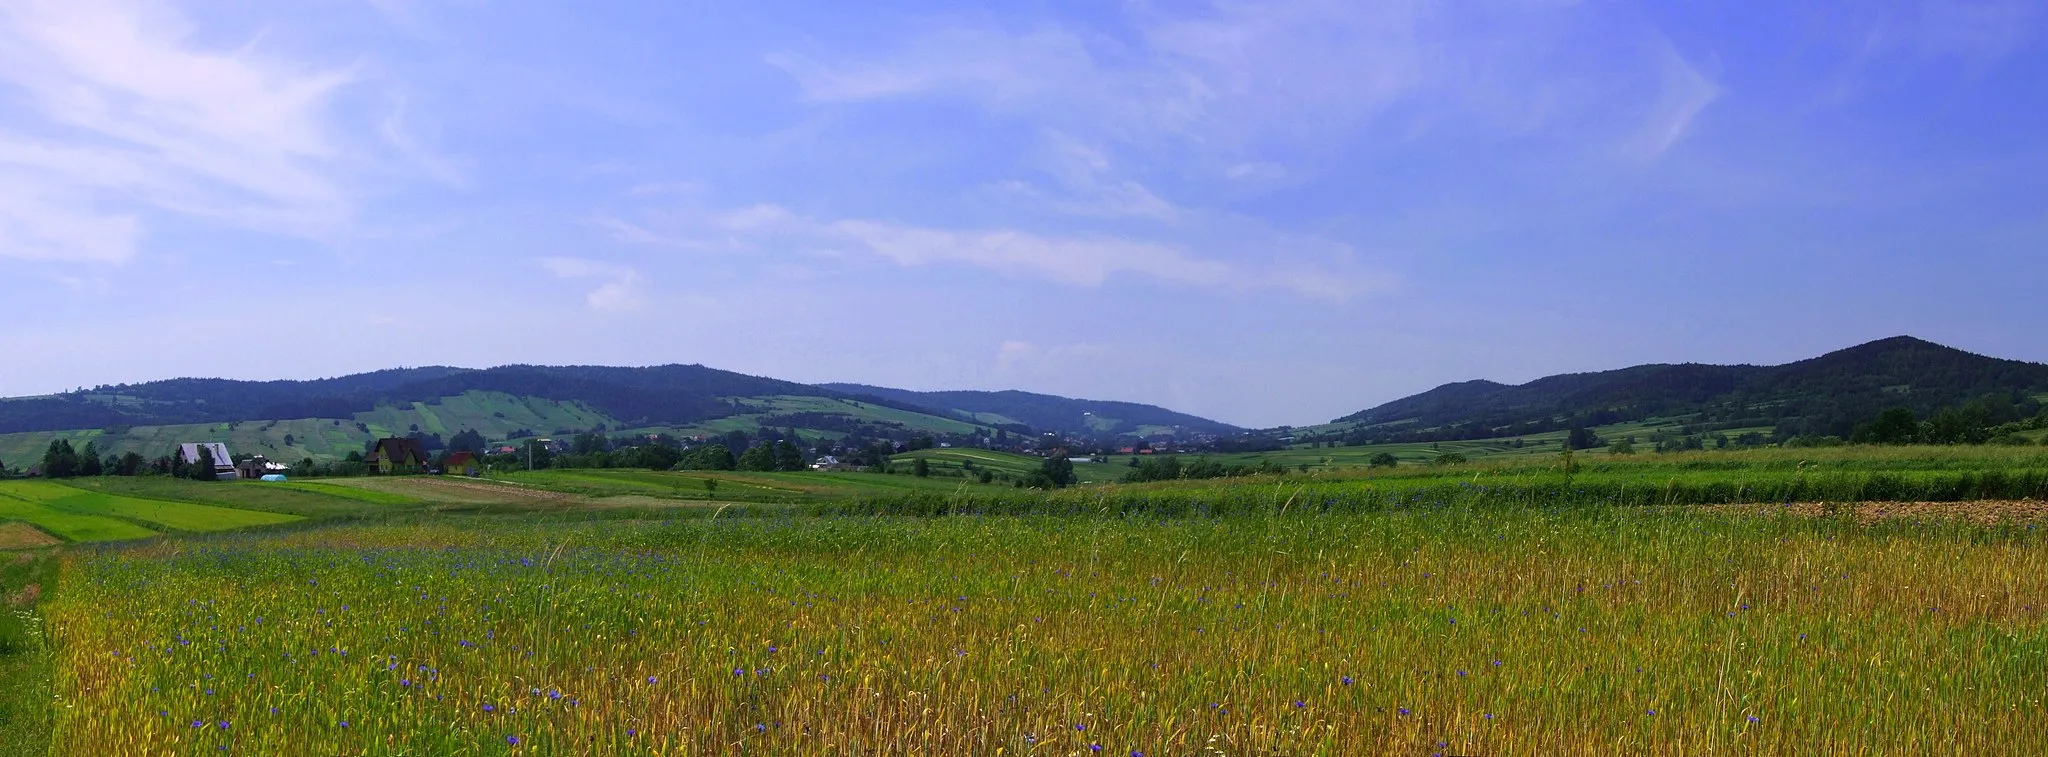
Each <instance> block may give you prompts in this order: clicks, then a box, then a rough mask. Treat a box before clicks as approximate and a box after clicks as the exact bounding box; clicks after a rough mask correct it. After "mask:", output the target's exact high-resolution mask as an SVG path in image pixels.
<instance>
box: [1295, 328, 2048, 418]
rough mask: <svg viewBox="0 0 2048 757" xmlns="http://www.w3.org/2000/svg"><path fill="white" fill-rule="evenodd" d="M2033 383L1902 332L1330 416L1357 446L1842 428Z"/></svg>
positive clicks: (2011, 394)
mask: <svg viewBox="0 0 2048 757" xmlns="http://www.w3.org/2000/svg"><path fill="white" fill-rule="evenodd" d="M2042 392H2048V365H2041V364H2038V363H2027V362H2021V361H2016V360H2003V359H1999V358H1992V357H1985V356H1982V355H1977V354H1973V353H1969V352H1965V351H1962V350H1958V349H1954V348H1952V347H1946V346H1942V345H1939V344H1935V343H1932V342H1928V341H1924V340H1920V339H1915V338H1912V337H1904V336H1902V337H1893V338H1890V339H1883V340H1879V341H1875V342H1871V343H1868V344H1863V345H1859V346H1856V347H1851V348H1848V349H1845V350H1839V351H1836V352H1831V353H1828V354H1826V355H1822V356H1820V357H1817V358H1812V359H1809V360H1802V361H1799V362H1796V363H1788V364H1785V365H1778V366H1754V365H1731V366H1722V365H1701V364H1697V363H1687V364H1679V365H1670V364H1656V365H1640V366H1635V367H1632V368H1622V369H1619V370H1613V371H1604V372H1599V373H1580V374H1568V375H1561V376H1550V377H1547V378H1542V379H1537V380H1535V381H1531V382H1529V383H1526V384H1521V385H1519V386H1509V385H1506V384H1499V383H1494V382H1490V381H1467V382H1461V383H1455V384H1446V385H1444V386H1440V387H1437V388H1435V389H1432V390H1430V391H1427V392H1423V393H1421V394H1417V395H1414V396H1411V397H1406V398H1403V399H1399V400H1395V401H1393V402H1389V403H1386V404H1384V405H1380V406H1378V407H1375V408H1372V409H1370V410H1364V411H1360V412H1357V413H1353V414H1351V415H1347V416H1344V417H1342V418H1338V419H1336V420H1335V421H1332V424H1333V425H1334V426H1336V428H1335V429H1333V430H1334V431H1337V432H1340V433H1346V434H1348V435H1350V436H1351V437H1352V439H1353V441H1354V442H1355V443H1400V442H1418V441H1452V440H1465V439H1493V438H1502V437H1510V436H1523V435H1530V434H1540V433H1546V432H1551V431H1557V430H1561V429H1567V428H1574V427H1593V426H1604V425H1611V424H1617V423H1629V422H1636V421H1645V420H1649V419H1653V418H1666V419H1669V418H1684V419H1686V420H1687V422H1688V423H1690V424H1693V425H1696V426H1699V427H1701V428H1703V429H1706V430H1717V429H1733V428H1754V427H1771V428H1775V429H1777V431H1778V433H1779V434H1780V435H1781V436H1793V435H1799V434H1807V435H1834V436H1847V435H1848V434H1849V432H1850V430H1851V429H1852V428H1853V427H1854V426H1855V425H1856V424H1858V423H1862V422H1865V421H1868V420H1870V419H1872V418H1874V417H1876V416H1877V415H1878V414H1879V413H1881V412H1883V411H1884V410H1885V409H1887V408H1892V407H1904V408H1908V409H1911V410H1913V411H1914V412H1915V413H1918V414H1920V415H1922V416H1925V415H1928V414H1931V413H1933V412H1935V411H1938V410H1940V409H1943V408H1947V407H1953V406H1956V405H1960V404H1963V403H1966V402H1971V401H1977V400H1984V399H1987V398H1988V399H1989V400H1990V401H1992V402H1994V403H1998V402H2005V403H2011V404H2013V405H2014V406H2020V405H2025V404H2027V403H2028V402H2030V401H2032V400H2031V398H2032V396H2033V395H2036V394H2039V393H2042Z"/></svg>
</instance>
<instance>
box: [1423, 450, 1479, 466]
mask: <svg viewBox="0 0 2048 757" xmlns="http://www.w3.org/2000/svg"><path fill="white" fill-rule="evenodd" d="M1467 462H1470V461H1469V460H1467V459H1465V456H1464V455H1461V454H1458V453H1456V452H1445V453H1443V454H1440V455H1437V456H1436V459H1435V460H1431V461H1430V464H1431V465H1464V464H1465V463H1467Z"/></svg>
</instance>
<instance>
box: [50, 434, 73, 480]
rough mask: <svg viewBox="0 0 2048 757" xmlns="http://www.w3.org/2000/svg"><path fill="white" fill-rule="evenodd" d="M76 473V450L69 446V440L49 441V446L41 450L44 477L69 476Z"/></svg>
mask: <svg viewBox="0 0 2048 757" xmlns="http://www.w3.org/2000/svg"><path fill="white" fill-rule="evenodd" d="M76 475H78V451H77V450H74V449H72V448H71V442H70V441H69V440H65V439H58V440H55V441H52V442H50V448H49V449H47V450H45V451H44V452H43V476H44V477H46V478H70V477H72V476H76Z"/></svg>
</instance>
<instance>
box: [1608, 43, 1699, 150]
mask: <svg viewBox="0 0 2048 757" xmlns="http://www.w3.org/2000/svg"><path fill="white" fill-rule="evenodd" d="M1651 49H1652V50H1653V51H1654V55H1655V58H1656V68H1655V70H1656V72H1657V79H1656V83H1655V88H1654V89H1655V91H1656V93H1657V94H1656V100H1655V101H1653V102H1652V103H1651V104H1650V107H1649V113H1648V115H1647V116H1646V117H1645V118H1644V120H1643V125H1642V129H1641V131H1639V132H1638V133H1637V135H1636V138H1635V139H1633V140H1630V142H1629V144H1628V147H1627V151H1628V152H1629V153H1630V154H1631V155H1633V156H1635V157H1636V158H1639V159H1646V160H1647V159H1654V158H1656V157H1657V156H1660V155H1663V154H1664V152H1665V151H1666V150H1669V149H1671V146H1672V145H1674V144H1677V143H1678V140H1679V139H1681V138H1683V137H1684V136H1685V133H1686V130H1687V129H1689V128H1691V126H1692V122H1693V119H1694V118H1696V117H1698V116H1699V114H1700V112H1701V111H1704V110H1706V109H1707V106H1709V105H1712V104H1713V103H1714V101H1715V100H1717V99H1720V97H1721V95H1722V89H1721V86H1720V85H1719V84H1716V83H1714V81H1713V80H1712V79H1709V78H1707V77H1706V76H1705V75H1704V74H1701V73H1700V71H1699V69H1698V68H1695V67H1694V66H1693V65H1692V64H1691V63H1689V62H1687V61H1686V60H1685V58H1684V57H1683V56H1681V55H1679V53H1678V49H1677V48H1676V47H1673V46H1672V44H1671V41H1670V40H1668V39H1665V38H1664V37H1663V36H1662V35H1658V36H1657V37H1656V38H1655V39H1654V40H1653V41H1652V42H1651Z"/></svg>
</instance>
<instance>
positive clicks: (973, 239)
mask: <svg viewBox="0 0 2048 757" xmlns="http://www.w3.org/2000/svg"><path fill="white" fill-rule="evenodd" d="M684 216H687V217H684ZM684 216H679V215H675V214H671V215H670V216H668V217H667V218H666V220H667V221H668V222H669V223H670V224H673V227H669V226H665V227H663V230H662V231H659V232H656V231H651V230H649V229H647V228H645V227H643V226H640V225H638V224H634V223H632V222H628V221H623V220H616V221H613V222H610V223H607V224H605V227H606V228H608V229H611V230H612V233H613V237H614V239H617V240H619V241H626V242H631V243H636V244H643V245H652V246H666V247H688V248H692V249H699V250H707V251H713V250H723V251H732V252H755V253H763V254H769V255H775V254H782V255H797V256H804V257H809V258H813V259H823V258H844V259H865V260H870V261H879V262H884V263H888V264H891V265H896V266H902V267H908V268H919V267H934V266H962V267H969V268H979V269H982V270H985V271H992V272H995V273H998V274H1001V275H1004V276H1007V277H1012V278H1019V279H1025V280H1037V281H1049V282H1054V283H1058V284H1063V285H1067V286H1074V287H1087V288H1096V287H1102V286H1105V285H1107V284H1110V283H1112V282H1115V281H1117V280H1119V279H1123V278H1132V279H1142V280H1150V281H1157V282H1164V283H1168V284H1176V285H1182V286H1189V287H1197V288H1204V289H1215V290H1225V291H1253V290H1262V289H1279V290H1285V291H1291V292H1294V293H1296V294H1302V295H1308V296H1313V297H1323V298H1332V299H1344V298H1348V297H1353V296H1357V295H1360V294H1365V293H1370V292H1375V291H1380V290H1384V289H1386V288H1388V287H1390V286H1392V283H1393V280H1392V279H1391V278H1390V277H1387V276H1385V275H1381V274H1378V273H1374V272H1368V271H1362V270H1357V269H1354V268H1348V267H1337V266H1333V265H1331V262H1332V261H1333V260H1335V259H1347V260H1348V258H1349V257H1350V250H1349V249H1348V248H1346V247H1344V246H1343V245H1339V244H1335V243H1329V242H1320V241H1310V240H1302V239H1297V238H1293V237H1289V236H1286V235H1271V234H1269V235H1267V236H1265V237H1264V238H1263V239H1262V240H1261V241H1262V242H1263V243H1264V244H1265V246H1266V247H1268V248H1271V249H1278V250H1281V251H1283V252H1296V253H1303V254H1299V255H1295V256H1293V257H1292V258H1276V259H1272V260H1270V261H1268V263H1269V264H1263V265H1258V266H1256V267H1252V266H1247V265H1244V264H1243V263H1242V262H1239V261H1236V260H1233V259H1230V258H1226V257H1224V256H1221V255H1205V254H1202V253H1201V252H1200V251H1198V250H1196V249H1194V248H1190V247H1189V246H1186V245H1183V244H1175V243H1169V242H1161V241H1152V240H1147V239H1143V238H1138V237H1132V236H1120V235H1115V234H1054V233H1041V232H1034V231H1028V230H1023V229H1017V228H993V229H954V228H942V227H935V226H923V225H916V224H907V223H896V222H887V221H877V220H871V219H860V218H845V219H830V220H821V219H817V218H812V217H809V216H805V215H802V214H799V213H796V212H794V211H791V210H789V209H788V208H785V207H782V206H779V205H773V204H756V205H750V206H746V207H742V208H738V209H734V210H728V211H720V212H706V213H698V214H693V215H692V214H684ZM1221 241H1223V242H1225V243H1233V242H1234V240H1230V239H1224V240H1221ZM1269 251H1270V250H1269Z"/></svg>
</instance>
